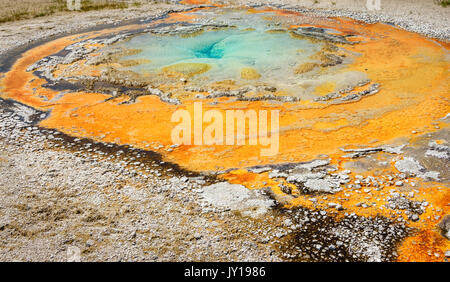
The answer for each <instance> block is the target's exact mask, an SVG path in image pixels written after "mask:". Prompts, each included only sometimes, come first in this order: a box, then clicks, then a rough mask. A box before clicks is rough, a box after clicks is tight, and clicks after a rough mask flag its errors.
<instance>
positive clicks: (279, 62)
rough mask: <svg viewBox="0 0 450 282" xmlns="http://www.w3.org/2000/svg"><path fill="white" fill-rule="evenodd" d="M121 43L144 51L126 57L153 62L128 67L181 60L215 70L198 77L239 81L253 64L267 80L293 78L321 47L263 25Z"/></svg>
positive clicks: (150, 68)
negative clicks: (270, 29) (244, 70)
mask: <svg viewBox="0 0 450 282" xmlns="http://www.w3.org/2000/svg"><path fill="white" fill-rule="evenodd" d="M121 45H122V46H124V47H126V48H133V49H141V50H142V52H141V53H139V54H137V55H133V56H128V57H126V58H124V59H148V60H150V61H151V62H150V63H147V64H141V65H138V66H133V67H130V68H127V69H131V70H133V71H137V72H150V73H151V72H159V71H160V70H161V68H163V67H166V66H170V65H173V64H178V63H206V64H209V65H210V66H211V69H210V70H209V71H207V72H206V73H203V74H199V75H197V76H195V78H202V77H203V78H204V77H206V78H208V79H210V80H225V79H234V80H239V79H240V71H241V69H242V68H244V67H252V68H254V69H256V70H257V71H258V72H259V73H260V74H261V75H262V77H261V78H260V79H261V80H264V81H267V82H269V81H271V80H272V81H279V80H283V81H284V80H288V79H290V78H293V69H294V67H295V66H296V65H298V64H299V63H301V62H303V61H306V60H307V58H308V57H309V56H311V55H312V54H313V53H314V52H316V51H317V50H318V49H319V48H320V45H318V44H314V43H311V42H310V41H307V40H300V39H296V38H293V37H291V36H290V35H289V33H288V32H283V33H274V32H266V30H265V29H261V28H260V29H256V30H248V29H241V30H240V29H238V28H232V29H224V30H223V29H222V30H214V31H205V32H203V33H200V34H199V35H196V36H192V37H183V36H180V35H155V34H142V35H138V36H136V37H134V38H132V39H131V40H129V41H127V42H125V43H121Z"/></svg>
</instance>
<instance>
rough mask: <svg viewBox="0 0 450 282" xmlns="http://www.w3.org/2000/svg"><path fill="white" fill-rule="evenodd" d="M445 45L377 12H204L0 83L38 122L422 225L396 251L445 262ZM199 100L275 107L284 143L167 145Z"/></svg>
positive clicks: (90, 39) (20, 70)
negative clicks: (273, 146) (268, 148)
mask: <svg viewBox="0 0 450 282" xmlns="http://www.w3.org/2000/svg"><path fill="white" fill-rule="evenodd" d="M267 54H270V55H267ZM448 55H449V53H448V43H446V42H439V41H436V40H433V39H429V38H425V37H423V36H420V35H418V34H415V33H411V32H408V31H405V30H401V29H398V28H396V27H394V26H391V25H387V24H382V23H377V24H366V23H361V22H357V21H354V20H351V19H343V18H325V17H310V16H305V15H303V14H301V13H298V12H290V11H284V10H272V9H265V8H259V9H243V10H242V9H225V8H202V9H195V10H192V11H188V12H180V13H171V14H168V15H167V17H164V18H161V19H157V20H154V21H149V22H143V23H142V24H139V25H130V26H121V27H118V28H114V29H108V30H102V31H99V32H88V33H85V34H77V35H72V36H68V37H64V38H60V39H57V40H54V41H50V42H48V43H46V44H43V45H41V46H38V47H36V48H33V49H30V50H29V51H27V52H25V53H24V54H23V56H22V57H21V58H20V59H19V60H17V62H16V63H15V64H14V65H13V66H12V67H11V69H10V70H9V72H7V73H6V74H5V76H4V78H3V79H2V81H1V86H2V98H8V99H12V100H16V101H19V102H21V103H23V104H25V105H28V106H30V107H33V108H34V109H36V110H40V111H45V112H48V117H46V118H45V119H43V120H41V121H40V122H39V125H40V126H42V127H46V128H53V129H57V130H59V131H61V132H64V133H67V134H69V135H71V136H76V137H88V138H90V139H93V140H96V141H99V142H107V143H116V144H119V145H124V144H129V145H131V146H133V147H136V148H141V149H143V150H153V151H156V152H158V153H160V154H161V155H162V157H163V159H164V161H169V162H172V163H175V164H178V165H180V166H181V167H183V168H185V169H189V170H192V171H197V172H202V173H212V174H218V176H219V177H220V178H222V180H226V181H228V182H230V183H232V184H239V185H244V186H245V187H247V188H249V189H263V188H265V189H264V190H267V192H268V193H271V194H272V197H273V198H275V199H276V200H277V201H278V202H279V203H281V204H283V205H284V206H285V207H298V206H301V207H304V208H308V209H313V210H314V209H322V210H328V212H329V214H330V217H331V219H328V220H331V221H337V222H338V221H339V220H340V219H342V218H343V217H346V216H345V214H344V213H347V214H351V213H355V214H356V215H357V216H361V217H367V218H370V217H373V216H375V215H379V216H381V217H383V218H391V217H393V218H395V219H396V220H397V219H404V221H406V222H407V224H408V226H410V227H414V228H417V231H418V232H417V233H415V234H412V235H410V237H408V238H407V239H405V240H403V241H401V244H400V245H396V244H397V241H396V240H399V239H400V238H391V241H389V242H391V243H392V245H389V246H390V247H389V252H392V249H391V248H394V247H395V248H397V250H398V253H399V256H398V258H397V259H399V260H433V259H436V260H442V258H443V257H444V252H445V251H446V250H447V249H448V248H449V245H448V240H446V239H444V237H442V236H441V234H439V231H438V230H436V228H435V226H436V224H437V223H438V222H440V221H441V220H442V218H443V216H444V215H445V214H448V202H449V192H448V177H449V176H448V143H447V142H448V141H446V140H448V134H447V132H448V131H447V127H448V123H447V122H448V116H447V114H448V110H449V105H448V89H449V86H448V83H449V78H448V67H449V60H448ZM199 101H200V102H202V103H203V107H204V110H211V109H216V110H219V111H225V110H230V109H243V110H246V109H254V110H256V111H258V110H261V109H266V110H273V109H276V110H279V111H280V131H279V134H280V147H279V148H280V149H279V153H278V154H277V155H276V156H271V157H261V156H260V154H259V153H260V149H261V148H260V147H263V146H261V145H258V146H245V145H244V146H225V145H212V146H194V145H192V146H184V145H181V146H173V145H174V144H172V142H171V136H170V134H171V131H172V129H173V127H174V126H175V124H174V123H171V120H170V118H171V113H173V112H175V111H176V110H177V109H186V110H188V111H189V112H191V113H192V112H193V108H194V103H195V102H199ZM446 116H447V118H446ZM214 187H215V186H214ZM225 188H226V187H225ZM225 191H226V189H225ZM411 193H412V194H411ZM294 210H295V208H294ZM343 210H345V211H343ZM334 211H336V213H334ZM345 220H349V219H347V218H344V221H345ZM380 225H383V224H381V223H380ZM335 228H342V227H339V226H335ZM309 239H310V238H309ZM309 239H308V240H309ZM394 239H395V240H394ZM293 240H294V241H295V242H296V244H299V245H300V246H302V244H304V245H305V244H310V243H311V244H312V243H314V242H310V241H308V240H306V239H305V240H306V241H301V240H300V239H299V238H293ZM416 241H419V242H425V243H424V244H425V245H426V246H422V245H420V246H417V245H416V244H415V242H416ZM394 245H395V246H394ZM430 251H431V253H432V256H431V257H430V256H428V252H430ZM383 252H388V251H387V249H386V250H382V252H381V253H383ZM434 253H437V254H438V255H439V256H434ZM293 257H294V258H298V259H305V258H304V257H303V256H302V255H299V254H293ZM318 258H319V259H320V258H323V257H321V256H319V257H318ZM390 258H391V257H390Z"/></svg>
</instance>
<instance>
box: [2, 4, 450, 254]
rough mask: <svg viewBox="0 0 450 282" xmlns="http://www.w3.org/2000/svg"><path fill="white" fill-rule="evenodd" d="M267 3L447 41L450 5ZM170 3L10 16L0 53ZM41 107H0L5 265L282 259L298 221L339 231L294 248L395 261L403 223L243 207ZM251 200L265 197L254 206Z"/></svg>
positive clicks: (302, 240) (264, 205) (265, 203)
mask: <svg viewBox="0 0 450 282" xmlns="http://www.w3.org/2000/svg"><path fill="white" fill-rule="evenodd" d="M270 2H271V3H272V4H282V5H287V6H289V7H291V8H296V9H297V8H298V9H302V8H321V9H322V8H324V9H325V10H323V11H322V12H323V13H325V14H330V15H331V14H333V13H334V14H336V15H347V16H354V17H356V18H363V19H366V20H368V21H373V20H376V19H377V18H379V19H381V20H383V21H392V22H396V23H398V24H400V25H401V26H403V27H407V28H409V29H411V30H413V31H418V32H422V33H424V34H428V35H431V36H436V37H441V38H448V36H449V30H448V26H447V25H446V23H447V22H448V18H449V9H444V8H441V7H439V6H436V5H435V4H433V3H432V1H418V0H416V1H406V0H399V1H389V2H387V1H383V0H382V4H381V8H382V9H381V11H367V9H366V7H365V1H350V0H349V1H335V2H336V4H335V5H333V4H332V2H333V1H319V3H317V4H315V3H314V1H279V2H277V1H270ZM228 3H230V4H233V3H234V2H232V1H229V2H228ZM247 3H248V2H247ZM258 3H262V2H258ZM263 3H266V2H263ZM235 4H238V3H235ZM250 4H257V2H251V3H250ZM293 6H295V7H293ZM329 8H332V9H338V10H339V11H337V12H336V11H331V10H327V9H329ZM169 9H174V10H181V9H186V6H184V5H180V4H157V5H155V4H147V5H143V6H141V7H133V8H130V9H127V10H125V11H120V12H117V11H111V10H109V11H92V12H87V13H65V14H59V15H54V16H50V17H44V18H38V19H32V20H26V21H20V22H11V23H4V24H1V25H0V53H2V52H6V51H8V50H14V49H15V48H16V47H17V46H18V45H22V44H26V43H29V42H32V41H34V40H37V39H42V38H46V37H49V36H53V35H58V34H61V33H63V32H74V31H77V30H80V29H84V28H90V27H93V26H95V25H100V24H113V23H119V22H122V21H124V20H132V19H136V18H140V17H155V16H158V15H160V14H162V13H164V12H165V11H167V10H169ZM357 11H362V12H363V13H355V12H357ZM365 17H367V18H365ZM0 102H2V101H0ZM11 109H14V112H15V113H14V114H12V112H11ZM33 114H36V113H34V112H33V111H31V110H30V109H27V108H24V107H22V106H20V105H10V104H8V105H7V104H5V103H3V102H2V104H1V106H0V148H1V149H0V175H2V177H1V178H0V189H1V191H0V194H1V195H2V197H0V261H48V260H50V261H66V260H81V261H104V260H106V261H137V260H139V261H141V260H143V261H191V260H196V261H202V260H214V261H229V260H242V261H250V260H256V261H262V260H263V261H278V260H283V259H290V258H298V257H299V255H298V252H296V251H298V250H296V249H295V248H294V247H292V248H291V245H292V238H290V237H289V236H285V235H287V234H289V233H291V232H292V230H295V229H296V228H298V227H299V226H306V227H310V228H313V229H325V231H324V232H327V231H326V229H327V228H328V229H330V228H331V227H332V229H333V230H338V231H339V232H338V233H336V234H335V235H333V236H334V237H330V238H331V239H327V238H325V239H323V238H312V237H309V236H304V237H299V238H298V239H297V240H298V242H295V243H296V244H298V246H300V247H305V246H306V247H308V246H314V248H317V246H318V245H319V247H320V248H321V249H322V250H323V254H324V255H325V254H326V256H327V258H328V259H333V258H334V259H335V260H338V259H343V255H342V253H340V252H339V250H340V249H338V250H336V249H335V248H336V247H334V248H331V246H333V244H332V243H333V242H334V240H337V239H339V240H338V241H342V242H343V244H344V246H351V247H352V248H353V249H354V252H353V254H352V255H353V257H352V258H351V259H354V260H371V261H379V260H390V259H392V258H393V256H395V255H393V254H392V249H391V247H392V246H390V245H387V246H384V244H385V242H386V241H385V239H392V238H401V237H403V236H404V235H405V227H404V225H403V223H398V224H397V225H395V226H393V225H392V224H391V223H389V222H385V221H371V220H369V219H367V220H366V219H364V218H359V217H356V216H352V215H348V216H347V218H346V221H345V220H344V221H343V223H342V224H337V223H335V222H330V221H332V219H331V218H330V217H329V216H328V214H327V213H326V212H325V213H322V212H321V213H318V212H313V213H311V212H309V211H306V210H305V211H304V210H299V211H294V212H287V213H286V212H281V211H279V210H278V209H276V208H271V207H270V206H271V204H272V200H271V199H270V198H269V197H268V196H266V195H263V194H257V193H254V192H253V191H252V193H247V192H245V193H242V194H239V193H238V195H237V196H236V198H237V199H241V200H242V203H246V204H240V203H239V201H238V200H236V199H234V201H231V202H230V205H229V206H227V204H226V202H227V201H224V199H226V196H228V194H227V193H230V191H232V192H233V191H235V190H236V189H235V188H236V187H235V186H232V187H229V186H227V185H225V184H219V185H218V184H215V185H216V186H213V188H218V190H217V191H223V193H225V194H224V197H223V198H220V197H218V198H217V197H214V195H215V194H214V193H210V192H209V189H211V186H209V183H205V182H206V181H208V179H207V178H204V177H185V176H180V175H178V174H175V173H172V172H170V171H168V170H167V169H163V168H161V167H159V166H155V167H154V166H150V167H148V166H146V165H143V166H141V164H142V163H138V164H136V163H135V162H136V161H135V160H134V159H133V154H131V155H130V156H125V157H119V155H118V154H116V155H114V156H115V157H114V158H111V155H106V154H104V153H103V151H102V150H101V149H99V148H100V147H98V144H97V145H96V144H92V145H89V146H86V147H84V148H83V150H81V149H80V147H79V146H78V147H76V146H75V144H76V143H77V141H76V140H71V141H70V142H62V141H61V140H58V138H60V137H58V135H59V134H56V133H55V132H53V131H52V132H50V131H45V130H44V131H43V130H41V129H39V128H37V127H34V125H33V124H31V122H30V121H29V119H30V117H31V115H33ZM75 147H76V148H75ZM116 153H117V151H116ZM130 158H131V159H130ZM217 185H218V186H217ZM233 193H234V192H233ZM248 199H253V200H255V201H254V202H256V203H260V204H258V205H257V206H253V207H252V206H251V205H250V206H249V205H248V204H247V203H248ZM305 218H308V221H305ZM309 219H313V220H314V221H309ZM308 222H309V223H308ZM311 222H322V223H321V224H312V223H311ZM356 225H357V226H360V227H361V228H363V227H364V228H366V229H367V228H368V229H367V230H370V231H371V232H372V234H373V232H378V233H379V234H387V235H386V236H387V237H386V238H384V237H380V238H375V237H371V236H368V237H364V236H366V235H364V234H359V233H355V229H354V228H353V227H354V226H356ZM330 230H331V229H330ZM316 231H317V230H316ZM316 231H313V233H314V232H316ZM317 232H318V231H317ZM314 234H315V233H314ZM319 234H320V233H319ZM322 234H323V233H322ZM336 238H337V239H336ZM327 240H328V241H327ZM332 241H333V242H332ZM290 244H291V245H290ZM292 246H294V245H292ZM280 250H281V251H280ZM303 251H304V253H306V255H304V256H300V258H301V259H313V260H323V259H324V257H323V256H321V255H320V252H319V253H318V252H312V251H310V250H309V249H304V250H303ZM78 252H79V254H78ZM330 252H331V255H332V256H335V257H332V256H330ZM344 253H345V251H344ZM345 259H349V257H345Z"/></svg>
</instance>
